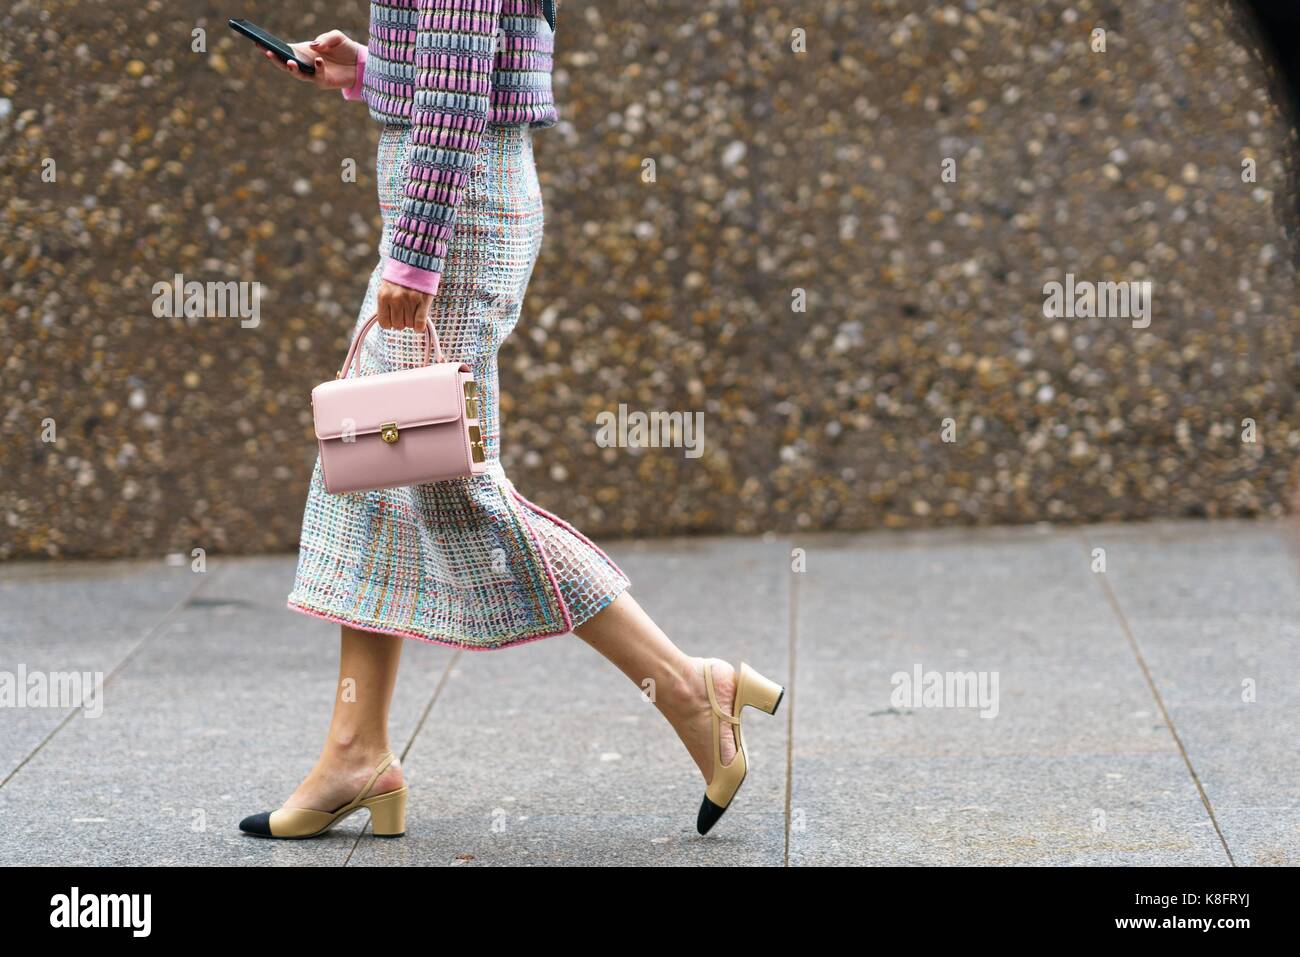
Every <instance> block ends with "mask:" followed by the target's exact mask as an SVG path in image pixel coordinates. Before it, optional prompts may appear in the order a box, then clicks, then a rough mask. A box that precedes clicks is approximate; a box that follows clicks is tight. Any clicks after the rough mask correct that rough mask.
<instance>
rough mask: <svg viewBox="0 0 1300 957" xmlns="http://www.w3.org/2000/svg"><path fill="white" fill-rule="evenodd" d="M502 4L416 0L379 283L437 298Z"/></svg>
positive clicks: (480, 125) (486, 105)
mask: <svg viewBox="0 0 1300 957" xmlns="http://www.w3.org/2000/svg"><path fill="white" fill-rule="evenodd" d="M500 18H501V0H419V10H418V21H417V35H416V41H415V95H414V100H413V103H412V107H411V151H410V159H409V161H408V165H407V178H406V191H405V194H404V195H403V199H402V208H401V210H400V212H399V214H398V217H397V221H396V223H395V224H394V229H393V234H392V245H391V249H390V253H389V258H388V260H387V262H385V263H384V271H383V277H384V278H385V279H387V280H389V281H390V282H395V283H397V284H398V285H401V286H406V287H408V288H411V289H419V290H421V291H423V292H427V293H436V292H437V291H438V283H439V282H440V281H441V278H442V269H443V260H444V259H445V257H446V255H447V246H448V244H449V243H450V241H451V233H452V227H453V225H454V224H455V220H456V210H457V209H458V208H459V207H460V202H461V199H462V197H463V196H464V194H465V187H466V183H467V182H468V180H469V175H470V172H471V170H472V169H473V164H474V156H475V154H476V153H477V152H478V147H479V143H480V141H481V140H482V138H483V130H484V127H486V125H487V118H488V111H489V109H490V107H491V102H492V66H493V61H494V59H495V47H496V40H497V28H498V23H499V21H500Z"/></svg>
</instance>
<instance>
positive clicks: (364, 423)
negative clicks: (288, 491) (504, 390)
mask: <svg viewBox="0 0 1300 957" xmlns="http://www.w3.org/2000/svg"><path fill="white" fill-rule="evenodd" d="M378 319H379V316H378V315H374V316H371V317H370V318H369V319H367V320H366V323H365V325H363V326H362V327H361V329H360V330H359V331H358V332H357V335H356V338H354V339H353V340H352V348H351V349H349V350H348V357H347V358H346V359H345V360H343V368H341V369H340V370H339V374H338V375H337V376H336V377H335V378H334V380H333V381H331V382H323V383H321V384H320V385H318V386H316V388H314V389H312V391H311V407H312V415H313V417H314V419H315V422H316V439H317V442H318V443H319V445H320V464H321V473H322V475H323V476H324V478H325V488H326V489H327V490H328V491H330V492H362V491H366V490H369V489H376V488H398V487H400V486H403V485H422V484H424V483H425V482H444V481H446V480H448V479H455V478H464V477H466V476H470V475H479V474H481V473H482V472H483V471H484V469H486V467H487V466H486V464H485V463H484V457H483V433H482V431H481V430H480V428H479V421H478V416H479V406H478V393H477V389H478V387H477V385H476V384H475V382H474V374H473V373H472V372H471V371H470V367H469V366H468V365H467V364H466V363H464V362H447V361H445V360H444V358H443V354H442V344H441V343H439V342H438V333H437V332H436V331H435V330H434V328H433V324H432V323H431V322H430V323H426V325H425V329H426V330H427V332H426V335H425V340H424V365H422V366H417V367H416V368H413V369H402V370H400V371H398V372H384V373H380V374H378V375H368V376H361V375H358V374H357V368H356V367H357V366H359V365H360V363H361V358H360V356H359V355H358V353H359V352H360V351H361V342H362V340H364V339H365V337H366V333H368V332H369V331H370V329H371V327H372V326H374V324H375V323H376V322H377V321H378ZM431 350H432V354H431ZM431 358H432V359H436V361H433V362H431V361H430V359H431ZM354 360H355V361H354ZM349 370H351V372H352V376H351V378H347V374H348V371H349Z"/></svg>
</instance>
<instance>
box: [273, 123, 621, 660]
mask: <svg viewBox="0 0 1300 957" xmlns="http://www.w3.org/2000/svg"><path fill="white" fill-rule="evenodd" d="M410 147H411V139H410V127H407V126H386V127H385V128H384V131H383V133H382V134H381V136H380V142H379V158H378V164H377V166H378V179H379V205H380V209H381V211H382V214H383V219H384V230H383V235H382V237H381V239H380V244H379V252H380V261H379V263H377V264H376V266H375V269H374V272H373V273H372V274H371V276H370V284H369V286H368V288H367V290H366V295H365V300H364V302H363V303H362V305H361V311H360V312H359V313H358V314H357V325H358V326H359V325H360V324H361V323H362V322H364V321H365V320H366V318H368V317H369V316H370V315H372V314H373V313H374V311H375V303H376V299H377V296H378V291H379V285H380V275H381V272H382V266H383V256H384V255H385V254H386V253H387V251H388V247H389V243H390V241H391V234H392V230H393V226H394V223H395V220H396V219H397V214H398V211H399V210H400V207H401V202H402V194H403V190H404V188H405V183H406V160H407V156H408V154H409V151H410ZM541 243H542V196H541V189H540V187H539V185H538V182H537V170H536V168H535V167H534V165H533V146H532V131H531V130H530V129H529V128H528V127H527V126H522V125H520V126H488V127H487V130H486V132H485V134H484V137H483V141H482V144H481V146H480V148H479V150H478V153H477V155H476V156H475V159H474V166H473V169H472V171H471V174H470V180H469V185H468V187H467V190H466V193H465V196H464V199H463V201H462V204H461V207H460V210H459V212H458V214H457V218H456V227H455V230H454V233H453V237H452V241H451V244H450V247H449V249H448V253H447V257H446V263H445V267H444V271H443V275H442V284H441V286H440V287H439V290H438V293H437V295H436V296H435V297H434V300H433V306H432V309H431V312H430V316H431V319H432V321H433V323H434V324H435V328H437V330H438V336H439V338H440V340H441V342H442V347H443V351H444V352H445V353H446V355H447V358H448V359H455V360H459V361H463V362H468V363H469V364H470V365H471V366H472V367H473V369H474V377H475V378H476V379H477V380H478V391H479V396H480V409H481V411H480V417H481V426H482V429H483V439H484V443H483V444H484V454H485V456H486V458H487V471H486V472H485V473H484V474H482V475H479V476H475V477H473V478H464V479H454V480H452V481H449V482H437V483H430V484H426V485H415V486H410V487H407V488H396V489H384V490H380V491H374V492H352V493H344V494H330V493H329V492H327V491H325V485H324V482H323V481H322V477H321V467H320V460H319V458H318V459H317V461H316V466H315V470H314V471H313V473H312V477H311V486H310V489H309V490H308V493H307V506H306V510H305V513H304V516H303V523H302V537H301V541H300V544H299V550H298V569H297V572H296V574H295V576H294V584H293V591H292V592H291V593H290V595H289V607H290V608H292V609H294V610H296V611H301V612H305V613H307V614H310V615H316V616H318V617H321V618H326V619H328V620H330V621H335V622H339V623H342V624H347V625H352V626H354V627H356V628H360V629H364V630H367V631H378V632H384V633H387V634H393V635H401V636H404V637H407V638H416V639H420V640H423V641H429V642H434V643H437V644H444V645H452V646H455V647H459V648H469V649H493V648H505V647H509V646H510V645H516V644H520V643H522V642H525V641H531V640H534V639H538V638H545V637H548V636H550V635H558V634H563V633H565V632H566V631H569V630H571V629H572V628H574V627H576V626H578V625H580V624H581V623H582V622H584V621H586V620H587V619H588V618H590V617H591V616H592V615H594V614H596V612H598V611H600V610H601V609H602V608H604V607H605V606H606V605H608V604H609V603H610V602H612V601H613V600H614V599H615V598H616V597H617V596H618V594H619V593H620V592H622V591H623V590H624V589H625V588H627V587H628V586H629V582H628V579H627V577H626V576H625V575H624V574H623V572H622V571H621V570H620V569H619V568H618V566H617V565H615V564H614V562H613V561H612V560H611V559H610V558H609V557H608V556H607V555H606V554H605V553H604V552H602V551H601V550H600V549H599V548H597V547H596V546H595V545H594V544H592V542H591V541H590V540H589V539H587V538H586V537H585V536H584V535H582V533H581V532H579V531H578V530H577V529H575V528H574V527H573V526H572V525H569V524H568V523H567V522H565V521H563V520H562V519H560V518H557V517H556V516H554V515H552V514H551V513H549V512H547V511H545V510H544V509H542V508H539V507H538V506H536V505H534V504H533V503H532V502H530V501H528V499H526V498H524V497H523V496H522V495H521V494H520V493H519V492H518V491H517V490H516V489H515V487H514V485H513V484H512V483H511V482H510V479H509V478H508V477H507V476H506V474H505V471H504V470H503V468H502V466H501V459H500V451H501V418H500V406H499V402H498V376H497V350H498V349H499V348H500V347H501V343H502V342H503V341H504V340H505V338H506V336H508V335H509V334H510V332H511V330H513V329H514V327H515V324H516V323H517V322H518V321H519V315H520V309H521V307H522V305H523V297H524V290H525V289H526V288H527V286H528V279H529V276H530V275H531V274H532V271H533V264H534V263H535V262H536V260H537V253H538V250H539V249H540V248H541ZM355 331H356V327H354V329H353V332H354V334H355ZM422 348H423V338H422V336H421V335H418V334H416V333H415V332H413V331H411V330H409V329H404V330H387V329H379V328H375V329H374V330H372V331H371V333H370V335H369V336H368V337H367V338H366V341H365V343H364V345H363V347H362V350H361V374H363V375H368V374H374V373H378V372H391V371H395V370H397V369H403V368H409V367H411V366H415V365H419V364H420V363H421V361H422V358H423V356H422V354H421V350H422Z"/></svg>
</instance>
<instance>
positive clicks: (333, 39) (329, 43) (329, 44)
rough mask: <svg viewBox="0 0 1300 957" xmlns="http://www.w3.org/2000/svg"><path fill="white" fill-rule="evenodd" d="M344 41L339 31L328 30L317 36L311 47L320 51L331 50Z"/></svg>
mask: <svg viewBox="0 0 1300 957" xmlns="http://www.w3.org/2000/svg"><path fill="white" fill-rule="evenodd" d="M344 39H345V37H344V36H343V33H342V32H341V31H339V30H330V31H328V32H326V33H322V34H321V35H320V36H318V37H317V38H316V39H315V40H313V41H312V43H311V45H312V46H313V47H315V48H316V49H317V50H321V51H325V50H333V49H334V48H335V47H336V46H338V45H339V44H340V43H342V42H343V41H344Z"/></svg>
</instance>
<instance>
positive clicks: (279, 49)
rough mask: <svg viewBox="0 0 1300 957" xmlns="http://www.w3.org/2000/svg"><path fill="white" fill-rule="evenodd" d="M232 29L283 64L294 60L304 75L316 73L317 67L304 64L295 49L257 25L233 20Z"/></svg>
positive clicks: (231, 22)
mask: <svg viewBox="0 0 1300 957" xmlns="http://www.w3.org/2000/svg"><path fill="white" fill-rule="evenodd" d="M230 29H232V30H234V31H235V32H236V33H242V34H243V35H244V36H246V37H248V39H250V40H252V41H253V42H254V43H256V44H257V45H258V46H259V47H262V49H264V50H270V51H271V52H272V53H274V54H275V55H276V57H278V58H279V60H280V62H281V63H288V62H289V61H290V60H292V61H293V62H294V63H296V64H298V69H300V70H302V72H303V73H315V72H316V67H314V66H312V65H311V64H310V63H304V62H303V61H302V60H301V59H300V58H299V57H298V55H297V54H296V53H294V52H293V47H291V46H289V44H287V43H285V42H284V41H283V40H281V39H280V38H279V37H277V36H272V35H271V34H269V33H267V32H266V31H265V30H263V29H262V28H261V27H259V26H258V25H257V24H255V23H249V22H248V21H247V20H235V19H231V20H230Z"/></svg>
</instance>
